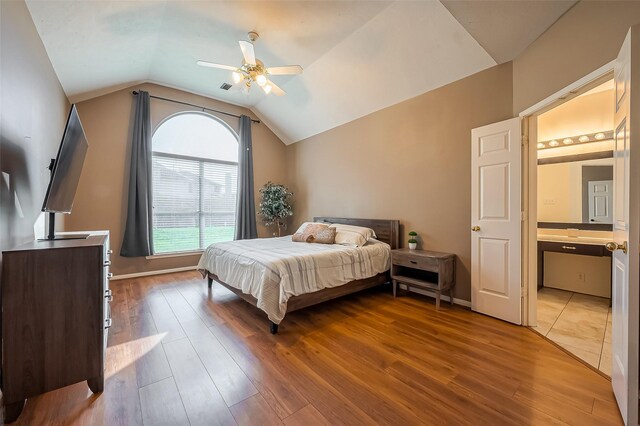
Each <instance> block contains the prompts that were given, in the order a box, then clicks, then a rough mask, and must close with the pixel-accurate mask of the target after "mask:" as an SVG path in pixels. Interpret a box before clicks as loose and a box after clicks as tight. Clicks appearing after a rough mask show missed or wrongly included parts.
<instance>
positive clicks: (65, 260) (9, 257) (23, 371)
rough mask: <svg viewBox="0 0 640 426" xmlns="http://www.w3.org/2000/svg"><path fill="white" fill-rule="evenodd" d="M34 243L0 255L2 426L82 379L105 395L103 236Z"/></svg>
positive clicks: (106, 285) (106, 325)
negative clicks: (37, 399) (28, 405)
mask: <svg viewBox="0 0 640 426" xmlns="http://www.w3.org/2000/svg"><path fill="white" fill-rule="evenodd" d="M89 234H90V235H89V237H88V238H86V239H74V240H56V241H33V242H30V243H27V244H24V245H22V246H18V247H16V248H14V249H11V250H7V251H4V252H3V253H2V255H3V258H2V281H1V285H2V392H3V394H4V395H3V399H4V405H5V422H7V423H9V422H12V421H14V420H16V419H17V418H18V416H19V415H20V413H21V412H22V408H23V406H24V403H25V400H26V399H27V398H30V397H33V396H35V395H39V394H41V393H44V392H48V391H50V390H53V389H57V388H61V387H63V386H67V385H70V384H73V383H78V382H81V381H83V380H86V381H87V384H88V385H89V388H90V389H91V390H92V391H93V392H101V391H102V390H103V389H104V362H105V353H106V342H107V329H108V328H109V327H110V326H111V319H110V315H109V302H110V300H111V291H110V290H109V277H110V274H109V265H110V264H111V262H110V260H109V254H110V253H111V251H110V250H109V232H108V231H97V232H90V233H89Z"/></svg>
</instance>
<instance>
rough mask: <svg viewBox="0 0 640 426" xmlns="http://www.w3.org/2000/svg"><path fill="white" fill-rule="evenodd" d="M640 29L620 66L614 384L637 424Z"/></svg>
mask: <svg viewBox="0 0 640 426" xmlns="http://www.w3.org/2000/svg"><path fill="white" fill-rule="evenodd" d="M638 49H640V27H639V26H637V25H636V26H634V27H631V30H629V33H628V34H627V37H626V38H625V40H624V43H623V44H622V48H621V49H620V53H619V54H618V58H617V60H616V62H615V67H614V79H615V104H616V105H615V111H616V112H615V120H614V143H615V147H614V164H613V173H614V174H613V176H614V178H613V181H614V183H613V185H614V187H613V239H614V241H613V242H611V243H608V244H607V248H608V249H609V250H612V251H613V253H612V254H613V256H612V260H611V266H612V268H611V269H612V287H613V291H612V295H611V298H612V306H611V313H612V316H611V318H612V329H611V330H612V335H611V338H612V348H611V355H612V356H611V357H612V366H611V384H612V386H613V393H614V394H615V396H616V400H617V402H618V407H619V408H620V412H621V413H622V418H623V419H624V421H625V424H627V425H634V426H635V425H637V424H638V328H639V327H638V309H639V304H640V302H639V300H638V283H639V275H638V260H639V258H638V256H640V253H639V251H638V244H639V241H638V232H639V231H640V229H639V225H640V223H639V222H640V217H639V215H640V208H639V207H640V163H639V161H640V158H639V157H640V145H639V144H640V111H638V108H640V87H637V86H638V84H640V54H639V53H640V52H639V51H638Z"/></svg>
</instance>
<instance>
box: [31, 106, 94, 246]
mask: <svg viewBox="0 0 640 426" xmlns="http://www.w3.org/2000/svg"><path fill="white" fill-rule="evenodd" d="M88 149H89V144H88V143H87V137H86V136H85V134H84V129H83V128H82V123H81V122H80V117H79V116H78V110H77V109H76V106H75V105H71V111H70V112H69V118H67V125H66V126H65V129H64V134H63V135H62V141H61V142H60V148H58V155H57V156H56V158H55V159H52V160H51V163H50V164H49V170H50V171H51V180H50V181H49V186H48V187H47V193H46V195H45V197H44V202H43V203H42V211H43V212H47V213H49V224H48V232H47V237H46V239H47V240H54V239H69V238H86V236H84V235H78V234H75V235H71V236H56V235H55V214H56V213H66V214H68V213H71V209H72V208H73V199H74V198H75V195H76V191H77V189H78V182H79V181H80V174H81V173H82V165H83V164H84V159H85V156H86V155H87V150H88Z"/></svg>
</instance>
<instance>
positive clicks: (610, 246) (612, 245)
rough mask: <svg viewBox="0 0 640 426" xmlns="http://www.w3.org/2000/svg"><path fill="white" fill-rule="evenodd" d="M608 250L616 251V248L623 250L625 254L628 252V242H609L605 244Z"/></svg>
mask: <svg viewBox="0 0 640 426" xmlns="http://www.w3.org/2000/svg"><path fill="white" fill-rule="evenodd" d="M604 246H605V247H606V249H607V250H609V251H611V252H614V251H616V250H622V252H623V253H624V254H627V242H626V241H625V242H623V243H622V244H618V243H616V242H615V241H611V242H608V243H607V244H605V245H604Z"/></svg>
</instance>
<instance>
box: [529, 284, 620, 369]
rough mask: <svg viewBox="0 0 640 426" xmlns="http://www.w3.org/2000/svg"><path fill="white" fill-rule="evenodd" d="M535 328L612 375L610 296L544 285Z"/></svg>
mask: <svg viewBox="0 0 640 426" xmlns="http://www.w3.org/2000/svg"><path fill="white" fill-rule="evenodd" d="M533 328H534V330H536V331H537V332H539V333H540V334H542V335H544V336H546V337H547V338H549V339H550V340H553V341H554V342H555V343H557V344H558V345H560V346H562V347H563V348H565V349H566V350H568V351H570V352H571V353H573V354H574V355H576V356H578V357H580V358H581V359H583V360H585V361H586V362H588V363H589V364H591V365H592V366H594V367H596V368H598V369H599V370H600V371H602V372H603V373H605V374H606V375H611V309H610V308H609V299H605V298H603V297H596V296H589V295H586V294H580V293H573V292H570V291H564V290H557V289H553V288H548V287H544V288H542V290H540V291H538V326H537V327H533Z"/></svg>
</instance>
